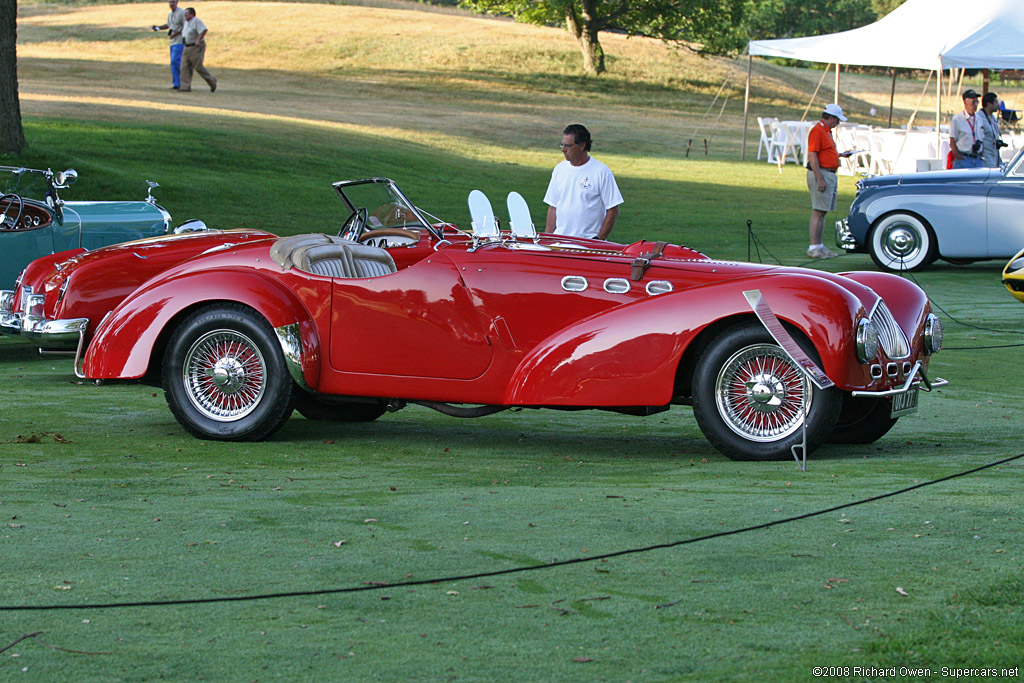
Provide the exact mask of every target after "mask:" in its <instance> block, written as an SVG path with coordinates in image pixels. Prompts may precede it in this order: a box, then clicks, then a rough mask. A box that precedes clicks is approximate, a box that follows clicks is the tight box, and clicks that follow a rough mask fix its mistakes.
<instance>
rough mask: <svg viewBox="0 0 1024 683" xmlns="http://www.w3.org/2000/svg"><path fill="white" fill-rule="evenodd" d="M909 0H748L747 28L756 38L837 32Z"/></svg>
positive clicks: (875, 16)
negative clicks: (811, 0) (808, 0)
mask: <svg viewBox="0 0 1024 683" xmlns="http://www.w3.org/2000/svg"><path fill="white" fill-rule="evenodd" d="M904 2H905V0H815V1H814V2H807V1H806V0H747V4H746V7H745V9H744V21H743V25H744V28H745V29H746V30H747V33H748V35H749V36H750V38H751V39H752V40H764V39H770V38H796V37H799V36H815V35H821V34H824V33H837V32H839V31H848V30H850V29H853V28H859V27H861V26H866V25H868V24H870V23H872V22H875V21H877V20H878V19H880V18H882V17H884V16H885V15H886V14H888V13H889V12H891V11H893V10H894V9H896V8H897V7H899V6H900V5H902V4H903V3H904Z"/></svg>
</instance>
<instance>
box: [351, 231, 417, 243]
mask: <svg viewBox="0 0 1024 683" xmlns="http://www.w3.org/2000/svg"><path fill="white" fill-rule="evenodd" d="M376 237H402V238H404V239H407V240H409V243H410V244H415V243H416V242H419V241H420V234H419V233H418V232H415V231H413V230H406V229H405V228H378V229H376V230H367V231H366V232H364V233H363V234H362V235H360V236H359V241H360V242H368V241H370V240H372V239H374V238H376ZM399 244H404V242H402V243H399ZM394 246H398V245H394Z"/></svg>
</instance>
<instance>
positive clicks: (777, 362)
mask: <svg viewBox="0 0 1024 683" xmlns="http://www.w3.org/2000/svg"><path fill="white" fill-rule="evenodd" d="M811 396H812V395H811V394H810V392H809V391H808V386H807V380H806V379H804V376H803V373H802V372H801V371H800V369H799V368H797V367H796V364H795V363H793V361H792V360H791V359H790V358H789V356H787V355H786V353H785V352H784V351H783V350H782V349H781V348H779V347H778V346H772V345H768V344H758V345H756V346H748V347H746V348H744V349H740V350H739V351H737V352H736V353H735V354H733V355H732V357H730V358H729V359H728V360H727V361H726V362H725V364H724V365H723V366H722V369H721V372H719V373H718V381H717V382H716V383H715V401H716V404H717V406H718V410H719V412H720V413H721V415H722V418H723V419H724V420H725V423H726V424H727V425H728V426H729V428H730V429H731V430H732V431H734V432H736V433H737V434H739V435H740V436H742V437H744V438H746V439H750V440H752V441H758V442H768V441H775V440H777V439H782V438H785V437H787V436H789V435H790V434H792V433H794V432H795V431H796V430H798V429H800V427H801V425H803V419H804V400H805V399H806V401H807V406H806V409H807V410H810V408H811V405H810V404H811Z"/></svg>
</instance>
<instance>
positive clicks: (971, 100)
mask: <svg viewBox="0 0 1024 683" xmlns="http://www.w3.org/2000/svg"><path fill="white" fill-rule="evenodd" d="M979 97H980V95H978V93H976V92H975V91H974V90H972V89H970V88H968V89H967V90H965V91H964V94H963V100H964V110H963V111H962V112H960V113H959V114H957V115H956V116H954V117H953V120H952V121H950V122H949V138H950V139H949V151H950V153H952V155H953V168H981V167H983V166H984V165H985V162H984V160H983V159H982V158H981V151H982V148H983V147H984V141H985V122H984V120H983V117H984V114H979V113H978V98H979Z"/></svg>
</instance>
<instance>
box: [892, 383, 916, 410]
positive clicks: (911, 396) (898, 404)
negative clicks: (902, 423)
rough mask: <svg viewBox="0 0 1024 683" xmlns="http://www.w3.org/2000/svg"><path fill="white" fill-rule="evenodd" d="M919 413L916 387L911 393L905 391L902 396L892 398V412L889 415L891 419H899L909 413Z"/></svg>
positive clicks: (897, 395)
mask: <svg viewBox="0 0 1024 683" xmlns="http://www.w3.org/2000/svg"><path fill="white" fill-rule="evenodd" d="M916 412H917V387H914V388H913V389H911V390H910V391H905V392H903V393H902V394H896V395H895V396H893V397H892V411H891V412H890V413H889V416H890V417H899V416H900V415H907V414H909V413H916Z"/></svg>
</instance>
